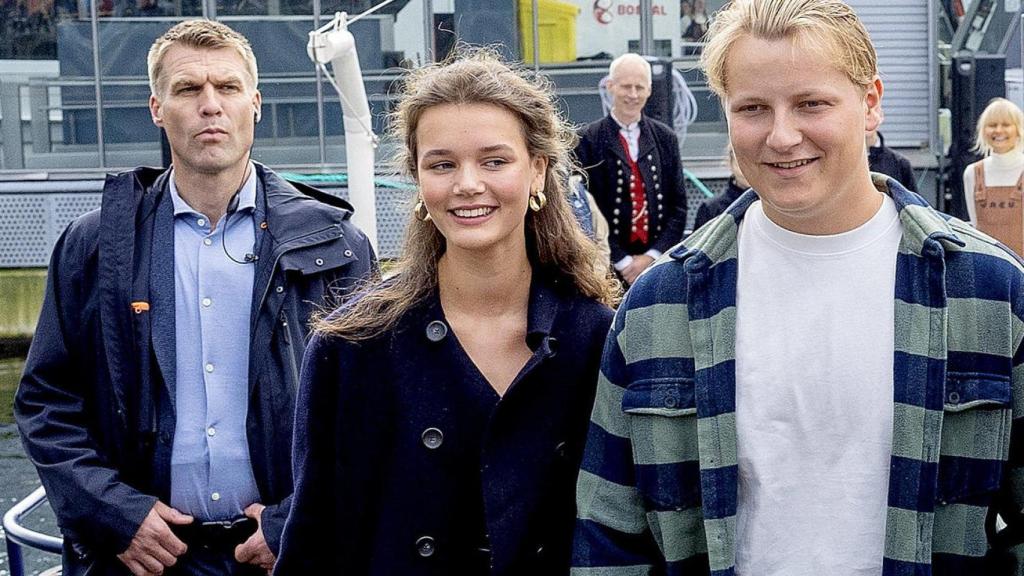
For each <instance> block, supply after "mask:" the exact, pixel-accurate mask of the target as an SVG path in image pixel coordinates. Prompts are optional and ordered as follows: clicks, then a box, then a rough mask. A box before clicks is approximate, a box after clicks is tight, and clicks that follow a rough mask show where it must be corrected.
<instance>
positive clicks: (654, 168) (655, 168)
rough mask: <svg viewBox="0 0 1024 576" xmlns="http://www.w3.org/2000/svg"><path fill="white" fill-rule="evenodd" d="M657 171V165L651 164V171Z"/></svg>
mask: <svg viewBox="0 0 1024 576" xmlns="http://www.w3.org/2000/svg"><path fill="white" fill-rule="evenodd" d="M647 158H648V159H650V156H648V157H647ZM657 171H658V167H657V166H651V172H657Z"/></svg>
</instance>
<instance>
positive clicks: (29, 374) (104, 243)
mask: <svg viewBox="0 0 1024 576" xmlns="http://www.w3.org/2000/svg"><path fill="white" fill-rule="evenodd" d="M256 170H257V186H259V187H261V189H262V190H263V195H262V197H263V199H264V201H263V202H262V203H260V202H257V207H256V212H255V214H254V217H255V218H256V221H257V222H266V225H267V228H266V229H265V233H264V234H263V238H264V239H263V241H262V242H261V245H260V246H261V247H260V254H259V259H258V260H257V262H256V264H255V266H256V273H255V279H254V286H253V310H252V330H251V334H252V338H251V341H250V342H248V343H247V344H246V343H239V345H248V346H249V404H248V415H247V422H246V425H247V432H248V441H249V451H250V457H251V460H252V465H253V473H254V476H255V478H256V483H257V486H258V488H259V491H260V497H261V501H262V502H263V503H264V504H266V505H267V508H266V510H264V512H263V516H262V520H263V530H264V534H265V536H266V538H267V542H268V544H269V545H270V547H271V549H272V550H275V551H276V550H277V549H278V546H279V544H280V533H281V531H282V529H283V525H284V519H285V518H286V517H287V514H288V509H289V507H290V494H291V492H292V483H291V470H290V466H289V463H290V457H291V436H292V414H293V406H294V394H295V389H296V386H297V382H298V366H299V359H300V358H301V357H302V354H303V352H304V344H305V341H306V340H305V339H306V336H307V332H308V328H307V320H308V319H309V316H310V314H311V313H312V312H313V311H315V310H317V309H319V308H318V307H319V306H322V305H323V304H324V297H325V296H327V295H331V294H329V293H333V291H338V293H339V295H340V293H341V292H345V291H346V290H348V289H349V288H351V287H352V286H353V285H354V283H355V282H356V281H357V280H359V279H361V278H363V277H365V276H367V275H368V274H369V273H370V272H371V270H373V269H374V268H375V259H374V255H373V251H372V248H371V246H370V244H369V242H368V241H367V239H366V237H365V236H364V235H363V234H362V233H361V232H360V231H359V230H358V229H356V228H355V226H353V225H352V224H351V223H350V222H349V217H350V216H351V207H350V206H348V205H347V203H345V202H343V201H341V200H339V199H336V198H333V197H331V196H329V195H327V194H324V193H322V192H319V191H316V190H314V189H312V188H308V187H301V191H300V190H299V189H297V188H296V187H295V186H293V185H291V184H289V183H287V182H285V181H284V180H282V179H281V178H280V177H278V176H277V175H276V174H274V173H273V172H272V171H270V170H268V169H267V168H265V167H263V166H261V165H259V164H257V165H256ZM167 174H168V173H167V172H161V171H158V170H154V169H145V168H143V169H138V170H135V171H131V172H124V173H121V174H116V175H110V176H108V177H107V182H106V185H105V187H104V192H103V202H102V206H101V208H100V210H97V211H93V212H90V213H88V214H86V215H84V216H82V217H81V218H79V219H77V220H76V221H75V222H73V223H72V224H71V225H70V226H69V227H68V229H67V230H65V232H64V234H63V235H62V236H61V238H60V239H59V240H58V242H57V244H56V246H55V247H54V250H53V254H52V256H51V260H50V268H49V276H48V278H47V283H46V295H45V299H44V301H43V308H42V312H41V314H40V317H39V323H38V325H37V327H36V333H35V337H34V339H33V341H32V347H31V349H30V350H29V355H28V360H27V362H26V365H25V373H24V375H23V377H22V380H21V385H20V387H19V388H18V392H17V396H16V398H15V415H16V417H17V421H18V426H19V429H20V430H21V434H22V438H23V441H24V444H25V449H26V451H27V452H28V455H29V457H30V458H31V459H32V462H33V463H34V464H35V465H36V468H37V470H38V471H39V476H40V478H41V479H42V482H43V486H44V487H45V488H46V492H47V495H48V497H49V499H50V503H51V504H52V506H53V509H54V511H55V512H56V514H57V520H58V523H59V524H60V528H61V531H62V533H63V534H64V536H65V554H64V557H65V572H64V573H65V574H77V573H84V572H85V571H86V570H88V571H89V572H88V573H89V574H127V573H128V572H127V570H126V569H125V568H124V567H123V566H122V565H121V563H120V562H119V561H118V560H117V559H116V558H115V555H116V554H117V553H120V552H122V551H124V550H125V549H126V548H127V546H128V544H129V543H130V542H131V539H132V537H133V536H134V535H135V532H136V531H137V530H138V527H139V526H140V524H141V523H142V521H143V519H144V518H145V516H146V514H147V513H148V512H149V510H150V509H151V508H152V507H153V504H154V503H155V502H156V500H157V499H160V500H162V501H164V502H168V501H169V494H170V456H171V443H172V439H173V438H174V427H175V415H174V406H173V398H174V393H173V391H172V388H171V387H172V386H173V377H174V370H175V363H174V340H175V336H174V280H173V255H174V250H173V226H172V225H169V224H168V223H163V224H162V225H161V224H160V223H158V221H162V220H163V219H158V218H156V217H155V214H156V211H157V206H158V205H159V204H160V202H161V201H166V202H170V198H169V195H170V194H169V192H168V191H167V177H168V176H167ZM259 197H260V196H258V198H259ZM330 204H333V206H332V205H330ZM168 231H169V234H168ZM168 257H169V258H170V261H168V260H167V258H168ZM135 302H145V303H147V304H148V305H149V308H148V310H144V309H142V308H144V307H134V308H133V306H132V303H135ZM136 310H137V311H136Z"/></svg>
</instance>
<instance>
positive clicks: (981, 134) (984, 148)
mask: <svg viewBox="0 0 1024 576" xmlns="http://www.w3.org/2000/svg"><path fill="white" fill-rule="evenodd" d="M1022 132H1024V113H1022V112H1021V110H1020V108H1018V107H1017V105H1016V104H1014V103H1013V102H1011V101H1009V100H1007V99H1005V98H994V99H993V100H992V101H991V102H990V103H989V105H988V106H987V107H985V111H984V112H982V113H981V117H980V118H978V129H977V134H976V136H975V145H974V149H975V150H976V151H978V152H980V153H981V154H982V155H984V156H985V158H984V159H982V160H980V161H978V162H975V163H974V164H971V165H969V166H968V167H967V168H966V169H964V200H965V202H966V203H967V213H968V215H969V217H970V220H971V224H974V225H975V226H976V227H977V228H978V229H979V230H981V231H982V232H984V233H986V234H988V235H989V236H992V237H994V238H995V239H997V240H999V241H1000V242H1002V243H1003V244H1006V245H1007V246H1009V247H1010V248H1011V249H1012V250H1013V251H1014V252H1016V253H1017V254H1020V255H1024V202H1022V201H1021V191H1022V189H1024V146H1022V145H1021V134H1022Z"/></svg>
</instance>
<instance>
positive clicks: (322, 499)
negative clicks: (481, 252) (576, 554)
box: [275, 274, 612, 576]
mask: <svg viewBox="0 0 1024 576" xmlns="http://www.w3.org/2000/svg"><path fill="white" fill-rule="evenodd" d="M537 276H538V275H537V274H535V275H534V286H533V287H532V288H531V295H530V305H529V314H528V326H527V330H528V334H527V344H528V345H529V347H530V348H531V349H532V350H533V355H532V357H531V358H530V360H529V361H528V362H527V364H526V365H525V367H524V368H523V370H522V371H521V372H520V374H519V375H518V376H517V377H516V379H515V381H514V382H513V383H512V385H511V387H510V388H509V389H508V391H507V392H506V393H505V395H504V397H502V398H501V400H500V401H499V402H498V404H497V407H496V408H495V409H494V411H493V412H492V413H491V418H490V421H489V424H488V425H487V427H486V430H485V432H484V434H483V438H482V439H481V438H475V439H467V438H464V437H460V434H464V433H465V432H464V431H463V430H460V429H459V428H458V422H455V421H453V418H452V416H451V413H450V412H451V411H450V407H451V406H452V403H453V402H458V401H459V399H458V398H453V389H455V388H456V387H457V381H455V380H454V379H456V378H460V377H462V375H464V374H465V367H464V366H462V365H460V364H461V361H460V352H461V349H460V347H459V344H458V341H457V339H456V338H455V335H454V334H453V333H452V332H451V331H450V330H449V329H448V327H447V324H446V323H445V319H444V314H443V311H442V309H441V307H440V304H439V302H438V300H437V297H436V294H435V295H434V296H433V297H432V298H430V299H429V300H428V301H427V302H425V303H422V304H420V305H417V306H416V307H414V308H413V309H412V310H410V311H409V312H408V313H407V314H406V315H405V316H404V317H403V318H402V319H401V320H400V321H399V323H398V325H397V327H396V328H395V329H393V330H391V331H389V332H388V333H387V334H385V335H383V336H380V337H377V338H375V339H372V340H370V341H366V342H362V343H352V342H349V341H345V340H341V339H339V338H336V337H327V336H322V335H317V336H314V338H313V340H312V342H311V343H310V345H309V347H308V348H307V350H306V358H305V360H304V364H303V375H302V384H301V386H300V392H299V400H298V405H297V412H296V429H295V463H294V465H293V468H294V470H295V482H296V484H295V486H296V492H295V499H294V501H293V505H292V514H291V516H289V518H288V523H287V525H286V527H285V533H284V541H283V544H282V550H281V556H280V558H279V559H278V564H277V569H276V571H275V574H278V575H284V576H292V575H305V574H345V575H347V576H366V575H378V576H397V575H401V576H421V575H424V576H425V575H436V576H442V575H443V576H451V575H454V574H480V573H481V572H480V571H470V569H469V568H468V566H469V565H470V564H475V563H477V562H480V561H481V559H480V558H479V557H477V555H478V554H483V555H484V557H483V559H482V564H483V566H484V567H485V568H484V570H483V573H489V574H490V575H492V576H499V575H501V576H505V575H507V576H545V575H554V574H559V575H565V574H568V571H569V560H570V549H571V543H572V530H573V516H574V514H575V500H574V498H575V496H574V495H575V487H576V476H577V471H578V468H579V463H580V459H581V457H582V450H583V445H584V441H585V436H586V431H587V420H588V418H589V414H590V410H591V406H592V405H593V401H594V390H595V386H596V381H597V370H598V364H599V362H600V355H601V348H602V344H603V343H602V338H603V337H604V336H605V335H606V334H607V331H608V328H609V326H610V323H611V319H612V313H611V311H610V310H609V309H608V308H607V307H605V306H603V305H601V304H599V303H597V302H595V301H593V300H590V299H586V298H582V297H580V296H578V295H575V291H573V292H572V293H569V292H567V291H563V289H562V287H561V286H559V285H557V284H545V283H538V277H537ZM538 284H539V285H538ZM461 355H464V352H463V353H461ZM431 434H433V435H434V436H433V437H431V436H430V435H431ZM474 440H475V443H476V444H477V445H482V450H481V453H480V454H479V469H480V470H481V480H482V486H483V489H482V491H483V494H480V493H465V492H464V491H460V490H458V489H457V486H456V484H457V482H456V479H454V478H453V472H452V466H451V465H449V464H448V462H449V461H450V460H451V459H453V458H455V457H456V456H458V454H455V453H454V452H455V451H457V450H459V447H460V446H464V445H466V444H470V445H471V444H474ZM474 498H475V499H478V500H482V505H483V509H484V516H485V519H484V520H485V524H486V528H485V529H486V535H487V539H486V541H487V543H488V547H485V548H483V549H482V550H473V551H472V552H473V553H472V554H467V552H466V550H465V549H463V550H462V551H459V550H453V546H454V544H453V543H452V540H453V538H454V536H453V535H454V534H455V533H456V532H458V531H460V530H462V529H463V527H461V526H457V525H453V521H452V520H451V518H452V516H453V514H452V511H453V510H454V509H456V508H458V507H459V506H461V505H463V504H465V503H466V502H469V499H474ZM474 504H476V503H474ZM470 556H472V557H470ZM488 564H489V565H490V570H489V572H488V571H487V570H486V566H487V565H488Z"/></svg>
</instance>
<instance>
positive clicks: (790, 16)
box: [701, 0, 878, 98]
mask: <svg viewBox="0 0 1024 576" xmlns="http://www.w3.org/2000/svg"><path fill="white" fill-rule="evenodd" d="M745 35H750V36H753V37H755V38H759V39H763V40H782V39H796V40H799V41H801V42H804V43H806V47H808V48H818V49H821V48H824V49H827V50H828V51H829V52H830V53H831V55H832V57H833V60H834V61H835V63H836V67H837V68H838V69H839V70H840V71H842V72H843V74H845V75H846V77H847V78H849V79H850V81H851V82H853V83H854V84H855V85H857V86H860V87H862V88H867V87H868V86H869V85H870V84H871V83H872V82H873V81H874V79H875V77H876V76H877V75H878V56H877V55H876V54H875V47H874V46H873V45H872V44H871V37H870V36H869V35H868V31H867V29H865V28H864V24H863V23H862V22H861V21H860V18H858V17H857V14H856V13H855V12H854V11H853V9H852V8H850V7H849V6H848V5H847V4H846V3H845V2H842V1H841V0H733V1H732V2H731V3H730V4H728V5H727V6H726V7H725V8H723V9H722V10H720V11H719V12H717V13H716V14H715V17H714V19H713V20H712V22H711V27H710V29H709V30H708V38H709V40H708V43H707V45H706V46H705V47H704V53H703V54H702V55H701V65H702V67H703V68H704V72H705V74H706V75H707V79H708V86H709V87H710V88H711V89H712V90H713V91H714V92H715V94H717V95H718V96H719V97H720V98H724V97H726V96H727V94H728V80H729V79H728V78H727V77H726V70H725V64H726V58H727V57H728V55H729V50H730V49H731V48H732V45H733V43H735V42H736V41H737V40H738V39H740V38H741V37H743V36H745Z"/></svg>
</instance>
